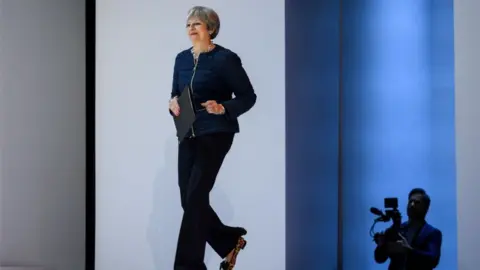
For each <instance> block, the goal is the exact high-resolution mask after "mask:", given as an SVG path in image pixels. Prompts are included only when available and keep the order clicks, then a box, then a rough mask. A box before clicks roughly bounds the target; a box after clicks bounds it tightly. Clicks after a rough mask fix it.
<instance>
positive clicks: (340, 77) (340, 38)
mask: <svg viewBox="0 0 480 270" xmlns="http://www.w3.org/2000/svg"><path fill="white" fill-rule="evenodd" d="M338 2H339V5H340V6H339V15H338V195H337V196H338V201H337V207H338V213H337V215H338V220H337V223H338V233H337V269H336V270H343V229H342V228H343V196H342V194H343V141H342V137H343V125H342V123H343V122H342V120H343V70H342V69H343V12H342V10H343V0H339V1H338Z"/></svg>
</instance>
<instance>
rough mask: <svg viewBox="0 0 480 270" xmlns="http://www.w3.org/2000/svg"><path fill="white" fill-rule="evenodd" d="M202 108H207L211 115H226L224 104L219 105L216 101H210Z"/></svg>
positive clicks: (203, 104)
mask: <svg viewBox="0 0 480 270" xmlns="http://www.w3.org/2000/svg"><path fill="white" fill-rule="evenodd" d="M202 106H203V107H205V109H206V110H207V112H208V113H211V114H224V113H225V108H224V107H223V105H222V104H218V103H217V102H216V101H215V100H209V101H207V102H204V103H202Z"/></svg>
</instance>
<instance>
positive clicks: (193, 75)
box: [189, 55, 200, 137]
mask: <svg viewBox="0 0 480 270" xmlns="http://www.w3.org/2000/svg"><path fill="white" fill-rule="evenodd" d="M199 59H200V55H199V57H198V58H197V60H195V58H194V59H193V61H194V62H195V65H194V66H193V74H192V79H191V80H190V91H191V93H189V94H190V95H192V96H190V105H192V109H193V110H195V107H193V79H194V78H195V73H196V71H197V65H198V60H199ZM191 130H192V137H195V130H194V129H193V124H192V127H191Z"/></svg>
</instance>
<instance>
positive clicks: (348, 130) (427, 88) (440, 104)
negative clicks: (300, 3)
mask: <svg viewBox="0 0 480 270" xmlns="http://www.w3.org/2000/svg"><path fill="white" fill-rule="evenodd" d="M342 14H343V27H342V32H343V44H344V45H343V46H344V47H343V62H342V64H343V68H342V76H343V86H344V87H343V104H342V107H343V111H342V113H343V117H342V127H343V137H342V141H343V152H342V155H343V161H342V164H343V174H344V178H343V186H342V197H343V201H342V203H343V208H342V215H343V221H344V222H343V226H342V232H343V258H344V270H358V269H362V270H369V269H372V270H373V269H385V267H386V266H381V265H376V264H375V263H374V261H373V249H374V247H375V246H374V243H373V242H372V241H371V240H370V238H369V235H368V231H369V227H370V225H371V221H372V220H373V216H372V215H371V214H369V207H371V206H377V207H382V206H383V198H384V197H387V196H397V197H399V198H400V207H401V211H402V212H405V206H406V202H407V194H408V191H409V190H410V189H411V188H414V187H423V188H425V189H426V190H427V191H428V192H429V193H430V195H431V197H432V209H431V213H430V215H429V216H428V220H429V221H430V222H431V223H432V224H433V225H434V226H437V227H439V228H440V229H442V231H443V233H444V237H445V239H444V248H443V256H442V261H441V264H440V267H439V268H438V269H445V270H446V269H449V270H451V269H456V205H455V200H456V190H455V150H454V149H455V142H454V114H453V112H454V107H453V106H454V99H453V97H454V80H453V78H454V77H453V76H454V62H453V57H454V56H453V3H452V0H435V1H433V0H430V1H420V0H402V1H383V0H343V9H342Z"/></svg>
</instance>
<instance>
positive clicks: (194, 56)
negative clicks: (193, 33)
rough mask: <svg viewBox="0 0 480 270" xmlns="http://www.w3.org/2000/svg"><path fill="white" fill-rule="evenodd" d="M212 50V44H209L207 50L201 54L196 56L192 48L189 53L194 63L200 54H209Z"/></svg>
mask: <svg viewBox="0 0 480 270" xmlns="http://www.w3.org/2000/svg"><path fill="white" fill-rule="evenodd" d="M212 49H213V43H210V44H209V45H208V48H207V50H205V51H203V52H198V54H197V53H195V51H194V50H193V47H192V49H191V52H192V55H193V59H194V60H195V61H198V57H199V56H200V54H202V53H207V52H210V51H211V50H212Z"/></svg>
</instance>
